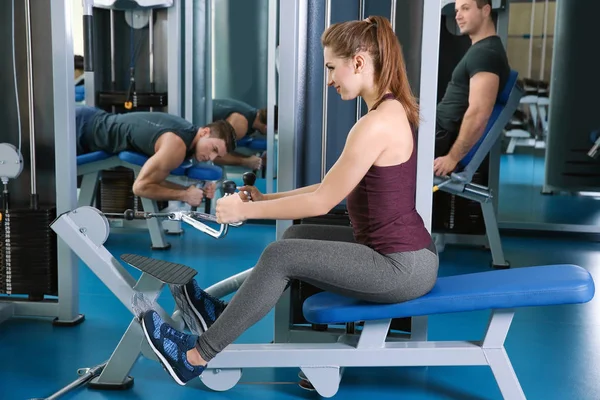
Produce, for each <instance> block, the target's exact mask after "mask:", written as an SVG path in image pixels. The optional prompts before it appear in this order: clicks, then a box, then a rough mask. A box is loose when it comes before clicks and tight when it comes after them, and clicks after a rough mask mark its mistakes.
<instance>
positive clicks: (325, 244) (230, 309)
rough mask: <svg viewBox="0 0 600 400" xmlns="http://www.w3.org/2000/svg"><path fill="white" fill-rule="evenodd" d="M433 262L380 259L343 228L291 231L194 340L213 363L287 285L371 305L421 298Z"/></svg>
mask: <svg viewBox="0 0 600 400" xmlns="http://www.w3.org/2000/svg"><path fill="white" fill-rule="evenodd" d="M437 272H438V256H437V253H436V251H435V246H434V244H433V243H432V244H431V245H430V247H429V248H427V249H422V250H418V251H408V252H402V253H394V254H388V255H383V254H381V253H378V252H376V251H374V250H373V249H371V248H370V247H367V246H364V245H361V244H357V243H356V242H354V237H353V233H352V228H350V227H346V226H326V225H323V226H321V225H293V226H291V227H290V228H289V229H287V230H286V232H285V233H284V234H283V240H278V241H275V242H273V243H271V244H270V245H269V246H267V248H266V249H265V251H264V252H263V253H262V255H261V256H260V259H259V260H258V263H257V264H256V266H255V267H254V268H253V270H252V272H251V273H250V275H249V276H248V278H247V279H246V281H245V282H244V283H243V284H242V286H241V287H240V288H239V290H238V291H237V293H236V294H235V295H234V296H233V298H232V299H231V302H230V303H229V304H228V305H227V307H226V308H225V311H223V313H222V314H221V315H220V316H219V317H218V318H217V320H216V321H215V323H214V324H213V325H212V326H211V327H210V328H209V329H208V330H207V331H206V332H205V333H204V334H203V335H202V336H200V338H199V339H198V342H197V344H196V348H197V349H198V351H199V352H200V355H201V356H202V358H203V359H204V360H205V361H209V360H211V359H212V358H214V357H215V356H216V355H217V354H218V353H219V352H221V351H222V350H223V349H224V348H225V347H227V346H228V345H229V344H231V343H233V342H234V341H235V340H236V339H237V338H238V337H239V336H240V335H241V334H242V333H243V332H244V331H245V330H247V329H248V328H250V327H251V326H252V325H254V324H255V323H256V322H258V321H259V320H260V319H262V318H263V317H264V316H265V315H267V314H268V313H269V311H270V310H271V309H272V308H273V307H274V306H275V304H277V302H278V300H279V298H280V297H281V295H282V293H283V292H284V291H285V289H286V288H287V287H288V285H289V284H290V282H291V280H293V279H297V280H301V281H303V282H306V283H309V284H311V285H313V286H316V287H318V288H320V289H323V290H326V291H330V292H335V293H339V294H341V295H344V296H348V297H354V298H358V299H361V300H365V301H370V302H377V303H399V302H402V301H406V300H410V299H414V298H417V297H420V296H423V295H424V294H426V293H427V292H429V291H430V290H431V289H432V288H433V286H434V284H435V281H436V279H437Z"/></svg>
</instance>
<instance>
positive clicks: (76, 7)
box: [70, 0, 83, 56]
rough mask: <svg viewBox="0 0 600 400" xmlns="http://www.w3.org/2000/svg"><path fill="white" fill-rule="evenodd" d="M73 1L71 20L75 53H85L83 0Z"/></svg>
mask: <svg viewBox="0 0 600 400" xmlns="http://www.w3.org/2000/svg"><path fill="white" fill-rule="evenodd" d="M70 1H71V10H72V11H71V20H72V24H73V25H72V26H71V29H72V31H73V53H74V54H76V55H80V56H82V55H83V1H82V0H70Z"/></svg>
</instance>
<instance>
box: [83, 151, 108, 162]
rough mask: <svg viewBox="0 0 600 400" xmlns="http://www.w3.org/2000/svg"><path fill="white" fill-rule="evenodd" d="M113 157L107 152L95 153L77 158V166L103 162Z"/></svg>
mask: <svg viewBox="0 0 600 400" xmlns="http://www.w3.org/2000/svg"><path fill="white" fill-rule="evenodd" d="M112 156H113V155H112V154H109V153H107V152H105V151H94V152H93V153H87V154H82V155H80V156H77V166H80V165H85V164H90V163H93V162H97V161H103V160H106V159H109V158H111V157H112Z"/></svg>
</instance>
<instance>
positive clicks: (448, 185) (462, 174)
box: [433, 71, 523, 268]
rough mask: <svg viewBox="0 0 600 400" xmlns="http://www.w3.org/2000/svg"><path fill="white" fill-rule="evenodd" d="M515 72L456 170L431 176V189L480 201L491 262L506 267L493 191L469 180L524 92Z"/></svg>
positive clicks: (438, 235) (440, 236)
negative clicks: (480, 132)
mask: <svg viewBox="0 0 600 400" xmlns="http://www.w3.org/2000/svg"><path fill="white" fill-rule="evenodd" d="M517 79H518V73H517V71H511V72H510V75H509V78H508V81H507V82H506V85H505V86H504V88H503V90H502V92H501V93H500V94H499V95H498V98H497V99H496V104H495V105H494V108H493V110H492V114H491V115H490V118H489V120H488V123H487V126H486V129H485V131H484V133H483V135H481V138H479V140H478V141H477V143H476V144H475V145H474V146H473V148H472V149H471V150H470V151H469V152H468V153H467V155H466V156H465V157H464V158H463V159H462V160H461V161H460V162H459V163H458V166H457V171H456V172H453V173H451V174H450V177H440V176H434V178H433V191H434V192H436V191H438V190H442V191H444V192H447V193H450V194H454V195H457V196H460V197H464V198H467V199H470V200H474V201H477V202H479V204H481V211H482V213H483V218H484V221H485V230H486V239H487V243H485V244H488V245H489V247H490V250H491V252H492V265H493V266H494V267H495V268H507V267H509V263H508V262H507V261H506V260H505V259H504V252H503V251H502V242H501V241H500V232H499V230H498V223H497V221H496V215H495V212H494V205H493V203H492V201H491V200H492V197H493V196H492V193H491V191H490V189H489V188H488V187H486V186H482V185H478V184H475V183H472V180H473V175H474V174H475V172H476V171H477V169H478V168H479V166H480V165H481V163H482V162H483V160H484V159H485V158H486V157H487V155H488V154H489V153H490V151H491V150H492V148H493V147H494V145H495V144H496V143H497V142H498V139H499V138H500V137H501V135H502V133H503V132H504V127H505V126H506V125H507V124H508V122H509V121H510V119H511V117H512V116H513V114H514V113H515V111H516V110H517V108H518V107H519V101H520V99H521V97H522V96H523V90H522V88H521V87H520V86H519V85H518V84H517V83H518V82H517ZM436 236H437V237H436V243H439V241H440V239H439V238H443V237H444V236H443V235H440V234H436Z"/></svg>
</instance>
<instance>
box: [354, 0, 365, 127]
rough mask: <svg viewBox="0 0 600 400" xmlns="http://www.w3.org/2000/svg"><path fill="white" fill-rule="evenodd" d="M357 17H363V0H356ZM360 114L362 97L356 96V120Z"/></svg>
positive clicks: (361, 18)
mask: <svg viewBox="0 0 600 400" xmlns="http://www.w3.org/2000/svg"><path fill="white" fill-rule="evenodd" d="M358 19H359V20H363V19H365V0H359V2H358ZM361 116H362V97H360V96H359V97H357V98H356V120H357V121H358V120H359V119H360V117H361Z"/></svg>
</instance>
